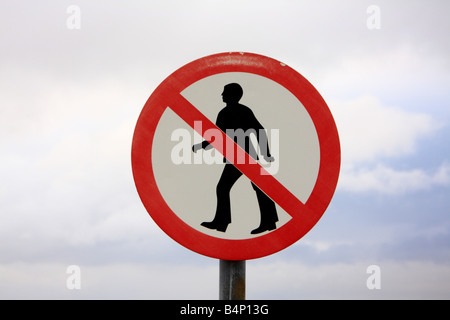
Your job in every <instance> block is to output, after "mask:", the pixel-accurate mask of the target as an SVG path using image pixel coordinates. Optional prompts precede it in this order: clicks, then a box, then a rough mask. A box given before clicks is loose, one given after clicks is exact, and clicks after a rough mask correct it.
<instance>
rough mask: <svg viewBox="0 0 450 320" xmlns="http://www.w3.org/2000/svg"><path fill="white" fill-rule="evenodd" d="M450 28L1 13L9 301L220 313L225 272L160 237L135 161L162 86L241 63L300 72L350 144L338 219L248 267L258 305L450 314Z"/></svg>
mask: <svg viewBox="0 0 450 320" xmlns="http://www.w3.org/2000/svg"><path fill="white" fill-rule="evenodd" d="M70 5H76V6H78V7H79V8H80V10H81V11H80V12H81V20H80V27H81V28H80V29H74V30H72V29H69V28H68V27H67V24H66V22H67V19H69V18H70V16H71V13H67V8H68V7H69V6H70ZM370 5H376V6H377V7H378V8H379V9H380V18H381V20H380V21H381V24H380V27H381V28H380V29H375V30H371V29H369V28H368V27H367V20H368V19H370V17H371V13H368V12H367V9H368V7H369V6H370ZM448 12H450V2H448V1H446V0H441V1H438V0H433V1H424V0H421V1H399V0H396V1H365V0H354V1H335V0H333V1H331V0H330V1H324V0H320V1H318V0H315V1H294V0H280V1H261V0H258V1H242V0H239V1H234V0H232V1H206V0H203V1H201V0H199V1H181V0H180V1H174V0H165V1H65V0H62V1H44V0H38V1H31V0H29V1H23V0H22V1H1V2H0V26H1V28H0V70H1V72H0V148H1V157H0V182H1V183H0V298H2V299H35V298H37V299H55V298H56V299H216V298H218V268H219V262H218V261H217V260H214V259H211V258H207V257H203V256H201V255H198V254H196V253H193V252H191V251H189V250H187V249H185V248H184V247H181V246H180V245H178V244H177V243H176V242H174V241H173V240H172V239H170V238H169V237H168V236H166V235H165V234H164V233H163V232H162V231H161V230H160V229H159V228H158V227H157V225H156V224H155V223H154V222H153V221H152V220H151V218H150V217H149V216H148V214H147V212H146V211H145V209H144V207H143V205H142V204H141V201H140V199H139V197H138V195H137V192H136V188H135V186H134V181H133V177H132V172H131V159H130V153H131V141H132V135H133V130H134V126H135V124H136V120H137V118H138V116H139V113H140V111H141V109H142V107H143V105H144V104H145V102H146V100H147V99H148V97H149V96H150V94H151V93H152V91H153V90H154V89H155V88H156V86H157V85H158V84H159V83H160V82H161V81H162V80H164V79H165V78H166V77H167V76H168V75H169V74H170V73H172V72H173V71H175V70H176V69H178V68H179V67H181V66H183V65H184V64H186V63H188V62H190V61H192V60H195V59H197V58H200V57H203V56H206V55H209V54H213V53H220V52H229V51H245V52H254V53H259V54H262V55H266V56H269V57H272V58H274V59H277V60H280V61H282V62H284V63H286V64H287V65H289V66H290V67H292V68H294V69H296V70H297V71H299V72H300V73H301V74H302V75H303V76H305V77H306V78H307V79H308V80H309V81H310V82H311V83H312V84H313V85H314V86H315V87H316V88H317V89H318V91H319V92H320V93H321V94H322V96H323V97H324V99H325V100H326V101H327V103H328V105H329V107H330V109H331V111H332V113H333V115H334V117H335V120H336V123H337V126H338V129H339V133H340V139H341V144H342V168H341V176H340V181H339V185H338V188H337V190H336V194H335V196H334V198H333V200H332V202H331V205H330V207H329V209H328V210H327V211H326V213H325V214H324V216H323V218H322V219H321V220H320V221H319V223H318V224H317V225H316V226H315V228H314V229H313V230H312V231H311V232H309V233H308V234H307V235H306V236H305V237H304V238H303V239H301V240H300V241H298V242H297V243H296V244H294V245H292V246H291V247H289V248H287V249H286V250H284V251H282V252H279V253H277V254H274V255H272V256H269V257H265V258H262V259H258V260H251V261H248V262H247V298H248V299H316V298H319V299H320V298H331V299H359V298H367V299H419V298H425V299H431V298H440V299H443V298H446V299H448V298H450V229H449V227H450V215H449V213H450V212H449V211H450V210H449V207H450V197H449V190H450V143H449V136H450V105H449V101H450V72H449V71H450V60H449V57H450V40H449V39H450V38H449V36H448V32H449V30H450V21H449V19H448ZM69 265H78V266H79V267H80V268H81V289H80V290H69V289H67V287H66V280H67V278H68V276H69V274H67V273H66V269H67V267H68V266H69ZM370 265H378V266H379V267H380V269H381V289H380V290H369V289H368V288H367V286H366V280H367V278H368V277H369V274H367V273H366V269H367V267H368V266H370Z"/></svg>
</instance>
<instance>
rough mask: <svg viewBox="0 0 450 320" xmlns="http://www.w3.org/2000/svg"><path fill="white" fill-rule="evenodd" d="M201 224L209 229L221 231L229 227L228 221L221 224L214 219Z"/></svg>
mask: <svg viewBox="0 0 450 320" xmlns="http://www.w3.org/2000/svg"><path fill="white" fill-rule="evenodd" d="M201 226H202V227H205V228H208V229H212V230H217V231H220V232H226V231H227V228H228V223H227V224H219V223H216V222H214V221H211V222H202V223H201Z"/></svg>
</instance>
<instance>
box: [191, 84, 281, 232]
mask: <svg viewBox="0 0 450 320" xmlns="http://www.w3.org/2000/svg"><path fill="white" fill-rule="evenodd" d="M242 95H243V90H242V87H241V86H240V85H239V84H237V83H230V84H227V85H226V86H225V87H224V90H223V93H222V100H223V102H225V103H226V106H225V108H223V109H222V110H221V111H220V112H219V114H218V116H217V121H216V125H217V127H218V128H219V129H220V130H222V131H223V132H225V133H226V134H229V132H234V133H235V132H237V131H238V130H239V132H248V130H252V132H254V133H255V135H256V138H257V140H258V144H259V146H260V150H261V153H262V154H263V156H264V158H265V159H266V161H268V162H272V161H274V158H273V157H272V156H271V155H270V152H269V147H268V140H267V136H266V133H265V130H264V128H263V126H262V125H261V124H260V123H259V121H258V120H257V119H256V117H255V115H254V114H253V112H252V111H251V110H250V108H248V107H247V106H244V105H242V104H240V103H239V100H240V99H241V98H242ZM227 129H228V130H227ZM227 131H228V132H227ZM231 138H233V139H234V141H235V142H236V143H237V144H239V146H240V147H241V148H243V149H244V150H245V151H246V152H247V153H248V154H249V155H250V156H251V157H253V158H255V159H257V154H256V151H255V150H254V148H253V146H252V144H251V142H250V139H249V135H248V134H246V135H245V138H244V139H239V138H238V137H237V135H236V134H235V135H234V136H233V137H231ZM264 142H265V143H264ZM210 147H211V146H210V143H209V142H208V141H206V140H205V141H203V142H202V143H199V144H196V145H194V146H193V147H192V150H193V151H194V152H197V150H199V149H201V148H203V149H205V148H206V149H209V148H210ZM224 149H225V147H224ZM224 162H225V163H226V164H225V168H224V169H223V172H222V175H221V177H220V179H219V182H218V184H217V188H216V194H217V209H216V215H215V217H214V219H213V221H211V222H203V223H202V224H201V225H202V226H203V227H206V228H209V229H215V230H217V231H221V232H226V230H227V227H228V225H229V224H230V223H231V206H230V191H231V188H232V187H233V185H234V183H235V182H236V181H237V180H238V179H239V178H240V177H241V176H242V172H240V171H239V170H238V169H237V168H236V167H235V166H234V165H233V164H232V163H230V162H229V161H227V160H226V159H225V157H224ZM252 187H253V189H254V190H255V192H256V196H257V199H258V204H259V209H260V212H261V221H260V225H259V227H258V228H256V229H254V230H253V231H251V234H259V233H262V232H265V231H271V230H275V229H276V222H277V221H278V215H277V210H276V207H275V203H274V202H273V201H272V199H270V198H269V197H268V196H267V195H266V194H265V193H264V192H263V191H261V189H259V188H258V187H257V186H256V185H255V184H254V183H253V182H252Z"/></svg>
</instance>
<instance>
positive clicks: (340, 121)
mask: <svg viewBox="0 0 450 320" xmlns="http://www.w3.org/2000/svg"><path fill="white" fill-rule="evenodd" d="M329 106H330V108H331V110H332V112H333V116H334V118H335V121H336V124H337V127H338V131H339V137H340V141H341V149H342V150H341V152H342V159H343V165H344V166H353V165H357V164H360V163H367V162H372V161H375V160H379V159H380V158H383V157H384V158H386V157H389V158H390V157H399V156H405V155H410V154H412V153H413V152H414V151H415V148H416V145H417V142H418V140H419V139H420V138H422V137H424V136H427V135H430V134H432V133H433V132H435V131H436V130H437V129H438V128H440V126H441V125H440V124H439V123H437V122H436V121H435V120H434V119H433V118H432V117H431V116H430V115H428V114H425V113H415V112H407V111H404V110H402V109H400V108H396V107H388V106H385V105H383V104H382V103H381V102H380V101H379V99H377V98H376V97H373V96H362V97H359V98H356V99H353V100H348V101H339V100H335V101H331V102H330V103H329Z"/></svg>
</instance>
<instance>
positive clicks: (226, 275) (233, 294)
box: [219, 260, 245, 300]
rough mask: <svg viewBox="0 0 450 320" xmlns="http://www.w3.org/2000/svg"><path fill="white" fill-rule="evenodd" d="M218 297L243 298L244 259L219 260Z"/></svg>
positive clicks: (227, 298) (228, 298)
mask: <svg viewBox="0 0 450 320" xmlns="http://www.w3.org/2000/svg"><path fill="white" fill-rule="evenodd" d="M219 269H220V271H219V273H220V275H219V299H220V300H245V260H240V261H232V260H220V267H219Z"/></svg>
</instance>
